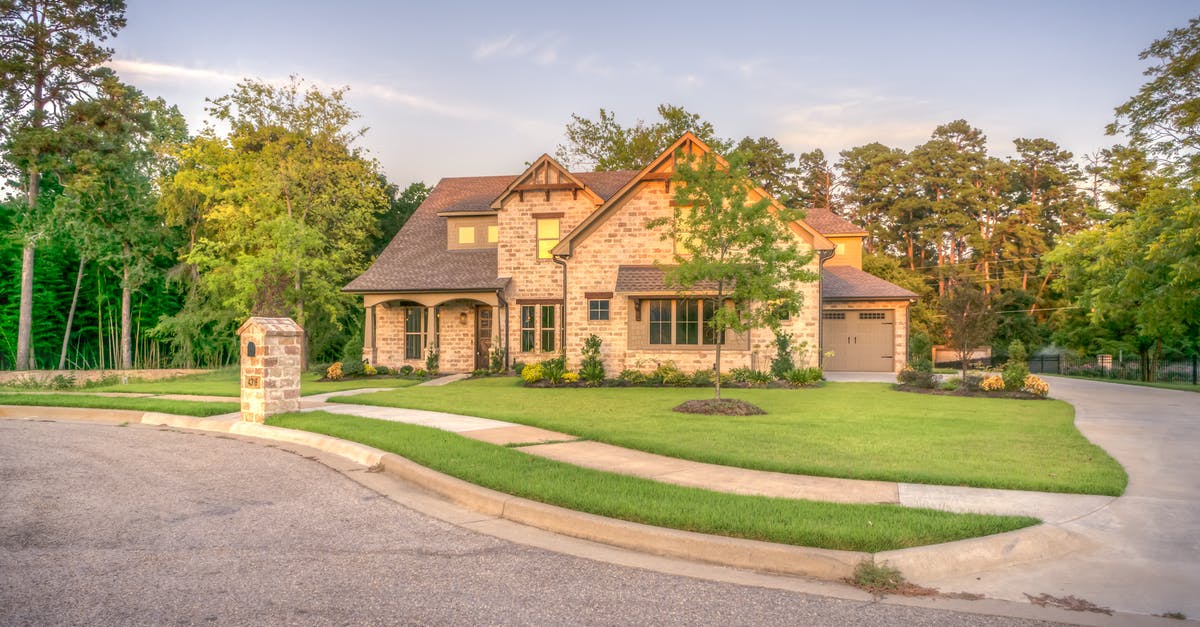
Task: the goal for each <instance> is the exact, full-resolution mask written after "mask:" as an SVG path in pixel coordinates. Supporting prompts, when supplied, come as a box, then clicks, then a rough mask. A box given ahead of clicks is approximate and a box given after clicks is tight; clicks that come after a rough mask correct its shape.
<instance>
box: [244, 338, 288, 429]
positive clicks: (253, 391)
mask: <svg viewBox="0 0 1200 627" xmlns="http://www.w3.org/2000/svg"><path fill="white" fill-rule="evenodd" d="M238 336H239V337H240V338H241V340H240V344H241V370H242V372H241V375H242V377H241V379H242V420H244V421H247V422H263V421H264V420H266V418H267V416H271V415H274V414H282V413H286V412H290V411H298V410H299V409H300V370H301V366H300V360H301V349H302V346H301V345H300V343H301V342H302V341H304V329H302V328H301V327H300V325H298V324H296V323H295V322H294V321H293V320H292V319H291V318H257V317H256V318H250V319H249V320H247V321H246V322H245V323H244V324H242V326H241V327H239V328H238Z"/></svg>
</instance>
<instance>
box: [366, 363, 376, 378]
mask: <svg viewBox="0 0 1200 627" xmlns="http://www.w3.org/2000/svg"><path fill="white" fill-rule="evenodd" d="M376 374H379V370H378V369H377V368H376V367H375V366H372V365H371V364H369V363H368V364H363V375H365V376H368V377H373V376H375V375H376Z"/></svg>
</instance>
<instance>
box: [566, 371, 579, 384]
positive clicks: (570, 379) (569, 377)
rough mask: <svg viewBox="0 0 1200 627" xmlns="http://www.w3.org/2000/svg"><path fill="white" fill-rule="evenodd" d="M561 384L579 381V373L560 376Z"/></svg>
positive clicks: (567, 373)
mask: <svg viewBox="0 0 1200 627" xmlns="http://www.w3.org/2000/svg"><path fill="white" fill-rule="evenodd" d="M562 380H563V383H576V382H578V381H579V373H577V372H564V373H563V376H562Z"/></svg>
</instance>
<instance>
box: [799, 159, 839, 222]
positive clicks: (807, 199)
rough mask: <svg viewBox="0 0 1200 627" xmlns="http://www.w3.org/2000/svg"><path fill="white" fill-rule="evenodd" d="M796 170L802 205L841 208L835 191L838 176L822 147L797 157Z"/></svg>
mask: <svg viewBox="0 0 1200 627" xmlns="http://www.w3.org/2000/svg"><path fill="white" fill-rule="evenodd" d="M796 172H797V177H798V179H799V186H800V190H801V191H800V193H799V196H800V200H801V203H800V204H801V206H803V207H821V208H828V209H833V210H837V209H839V207H838V202H837V194H836V192H835V188H836V187H837V177H836V175H835V174H834V171H833V169H832V168H830V167H829V161H827V160H826V159H825V153H824V152H823V151H822V150H821V149H820V148H817V149H815V150H812V151H809V152H805V153H801V154H800V157H799V158H797V159H796Z"/></svg>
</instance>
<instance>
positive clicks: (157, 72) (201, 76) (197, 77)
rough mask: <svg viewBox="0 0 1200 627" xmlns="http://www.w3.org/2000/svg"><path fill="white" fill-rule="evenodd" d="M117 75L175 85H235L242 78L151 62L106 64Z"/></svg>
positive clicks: (133, 61)
mask: <svg viewBox="0 0 1200 627" xmlns="http://www.w3.org/2000/svg"><path fill="white" fill-rule="evenodd" d="M107 65H108V67H110V68H112V70H113V71H115V72H116V73H117V74H119V75H120V76H123V77H137V78H140V79H142V80H145V81H153V82H163V83H177V82H181V81H203V82H206V83H226V84H228V83H236V82H238V81H239V80H241V79H242V78H243V77H242V76H240V75H237V74H230V73H228V72H221V71H217V70H206V69H202V68H189V67H182V66H178V65H167V64H165V63H154V62H151V61H135V60H131V59H114V60H112V61H109V62H108V63H107Z"/></svg>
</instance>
